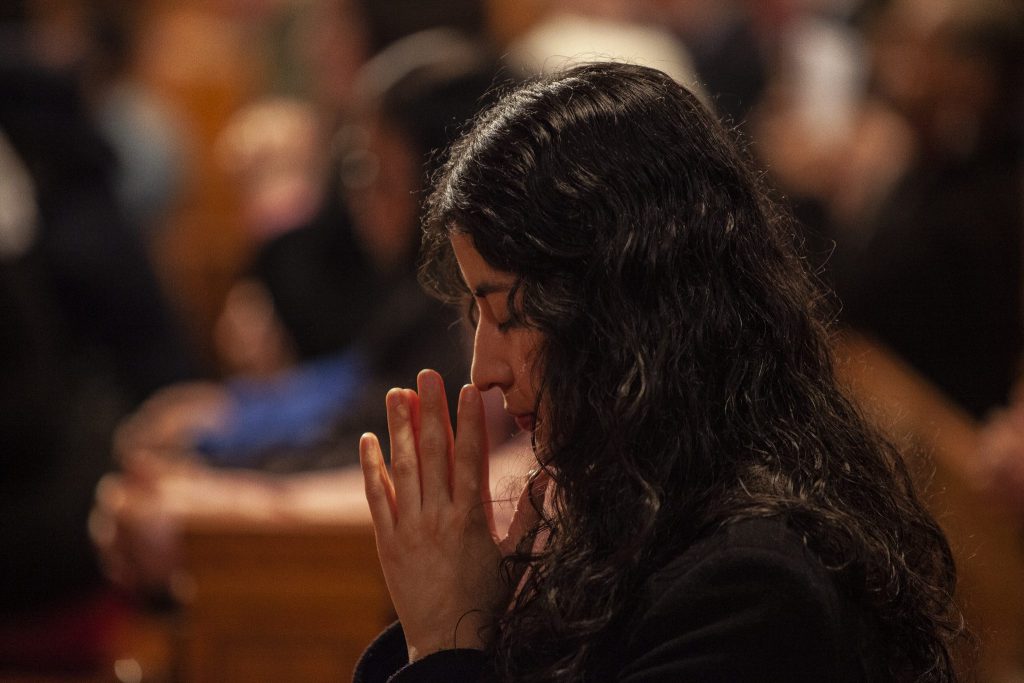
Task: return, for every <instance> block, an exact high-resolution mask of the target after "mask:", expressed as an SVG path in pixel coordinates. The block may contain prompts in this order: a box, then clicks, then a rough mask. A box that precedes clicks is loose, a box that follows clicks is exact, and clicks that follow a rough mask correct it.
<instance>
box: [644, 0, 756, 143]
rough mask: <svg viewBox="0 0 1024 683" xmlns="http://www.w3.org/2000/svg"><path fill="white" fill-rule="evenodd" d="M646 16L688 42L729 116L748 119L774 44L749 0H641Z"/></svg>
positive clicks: (718, 105) (701, 76) (701, 75)
mask: <svg viewBox="0 0 1024 683" xmlns="http://www.w3.org/2000/svg"><path fill="white" fill-rule="evenodd" d="M635 4H636V5H637V6H638V8H639V9H638V13H639V14H640V15H641V16H643V17H645V18H646V19H647V20H649V21H651V22H653V23H657V24H660V25H662V26H665V27H667V28H669V29H670V30H671V31H672V32H673V33H674V34H675V35H676V36H677V37H678V39H679V40H680V42H681V43H682V44H683V45H685V46H686V48H687V50H688V51H689V53H690V55H691V57H692V59H693V66H694V69H695V70H696V73H697V77H698V80H699V81H700V83H701V85H702V86H703V88H704V89H705V90H706V91H707V93H708V97H709V98H710V100H711V102H713V103H714V106H715V110H716V111H717V112H718V114H719V115H720V116H722V117H723V118H724V119H725V120H727V121H731V122H733V123H734V124H736V125H743V124H744V123H745V122H746V120H747V117H748V115H749V113H750V111H751V110H752V109H753V108H754V107H755V105H756V104H757V103H758V101H759V100H760V98H761V96H762V94H763V91H764V89H765V87H766V86H767V82H768V75H769V74H768V70H769V67H770V55H769V54H768V52H769V48H768V45H766V44H765V43H766V41H765V40H764V38H763V36H761V35H760V34H759V33H758V30H757V29H758V26H757V25H756V24H755V21H754V11H753V10H752V8H751V7H750V5H751V3H749V2H746V1H745V0H641V1H640V2H638V3H635Z"/></svg>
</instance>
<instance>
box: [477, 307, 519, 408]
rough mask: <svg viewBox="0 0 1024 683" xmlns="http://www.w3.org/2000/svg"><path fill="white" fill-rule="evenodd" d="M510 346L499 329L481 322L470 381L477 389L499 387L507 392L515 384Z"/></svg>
mask: <svg viewBox="0 0 1024 683" xmlns="http://www.w3.org/2000/svg"><path fill="white" fill-rule="evenodd" d="M507 352H508V344H507V343H506V340H505V339H503V338H502V337H501V334H500V332H499V331H498V330H497V328H496V327H495V326H494V325H492V324H490V323H488V322H486V321H483V320H481V321H480V322H479V323H478V324H477V328H476V333H475V334H474V336H473V365H472V368H471V370H470V379H471V380H472V382H473V384H474V385H475V386H476V388H477V389H479V390H480V391H487V390H488V389H492V388H495V387H497V388H498V389H500V390H501V391H502V392H505V391H507V390H508V389H509V388H510V387H511V386H512V383H513V379H514V377H513V373H512V366H511V364H510V363H509V362H508V357H507Z"/></svg>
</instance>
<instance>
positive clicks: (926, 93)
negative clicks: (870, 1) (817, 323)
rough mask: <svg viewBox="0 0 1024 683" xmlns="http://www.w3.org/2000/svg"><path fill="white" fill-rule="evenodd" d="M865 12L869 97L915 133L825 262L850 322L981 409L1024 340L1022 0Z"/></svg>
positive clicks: (1010, 380)
mask: <svg viewBox="0 0 1024 683" xmlns="http://www.w3.org/2000/svg"><path fill="white" fill-rule="evenodd" d="M870 25H871V27H872V35H873V45H874V55H875V74H876V75H875V87H876V91H877V97H878V98H879V100H880V101H881V103H882V106H887V107H889V108H891V110H892V111H893V112H895V113H896V115H898V116H899V117H900V119H901V120H902V121H903V122H905V125H906V127H907V130H908V131H909V133H910V138H909V143H910V145H909V148H907V152H908V153H907V154H905V155H904V157H903V158H904V159H905V161H906V166H905V168H903V169H901V170H900V172H899V173H898V174H892V173H891V172H890V177H894V180H893V183H892V185H891V187H890V188H889V189H888V191H886V192H885V193H883V194H881V195H879V199H878V200H877V202H875V203H874V204H873V205H870V206H866V207H862V210H861V211H859V212H858V213H857V214H855V215H854V216H853V217H852V220H850V221H848V222H846V223H840V224H838V225H837V227H836V229H835V231H834V233H833V235H834V238H835V240H836V249H835V254H834V256H833V259H832V263H831V267H830V273H831V275H832V277H833V281H834V283H835V286H836V290H837V293H838V296H839V298H840V300H841V301H842V304H843V316H844V318H845V320H846V322H847V323H848V324H850V325H852V326H854V327H856V328H858V329H860V330H862V331H864V332H867V333H869V334H871V335H873V336H874V337H876V338H877V339H878V340H880V341H881V342H882V343H884V344H886V345H888V346H889V347H891V348H892V349H893V350H894V351H895V352H896V353H897V354H899V355H900V356H902V357H903V358H904V359H906V360H907V361H908V362H909V364H910V365H911V366H912V367H914V368H915V370H916V371H918V372H920V373H921V374H922V375H924V376H925V377H926V378H928V379H929V380H930V381H932V382H933V383H934V384H935V385H937V386H938V387H939V389H940V390H942V391H943V392H945V393H946V394H947V395H948V396H949V397H950V398H952V399H953V400H954V401H955V402H956V403H957V404H959V405H960V406H961V407H962V408H963V409H965V410H966V411H967V412H969V413H970V414H971V415H973V416H974V417H975V418H983V417H984V416H985V414H986V413H987V412H988V411H989V410H992V409H993V408H996V407H998V406H1002V405H1005V404H1006V403H1007V402H1008V401H1009V399H1010V390H1011V387H1012V386H1013V385H1014V382H1015V379H1016V377H1017V375H1018V371H1019V364H1020V360H1021V352H1022V350H1024V312H1022V306H1024V302H1022V300H1021V292H1022V287H1021V284H1022V281H1024V280H1022V276H1024V275H1022V272H1021V257H1022V254H1021V249H1022V244H1021V239H1022V233H1024V192H1022V189H1024V184H1022V180H1024V163H1022V162H1024V139H1022V136H1021V130H1022V129H1021V122H1020V113H1021V108H1020V105H1021V97H1022V93H1024V91H1022V73H1024V71H1022V70H1024V8H1022V7H1021V6H1020V5H1019V4H1018V3H1013V2H1003V1H1002V0H991V1H989V0H970V1H962V0H942V1H941V2H918V1H917V0H893V2H892V3H891V4H890V5H889V6H888V7H886V8H885V9H884V10H883V11H882V12H881V14H880V15H879V16H878V17H877V18H876V19H875V20H874V21H873V22H871V24H870ZM879 152H881V154H883V155H884V154H885V151H884V150H879ZM881 161H882V162H883V163H884V162H885V161H886V160H885V159H884V158H882V159H881Z"/></svg>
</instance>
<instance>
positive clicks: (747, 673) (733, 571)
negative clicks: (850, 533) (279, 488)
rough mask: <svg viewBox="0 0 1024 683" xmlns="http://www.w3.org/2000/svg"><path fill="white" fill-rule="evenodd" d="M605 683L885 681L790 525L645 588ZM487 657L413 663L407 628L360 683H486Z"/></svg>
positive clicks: (716, 537) (661, 575) (868, 636)
mask: <svg viewBox="0 0 1024 683" xmlns="http://www.w3.org/2000/svg"><path fill="white" fill-rule="evenodd" d="M626 623H627V626H625V627H624V628H623V629H622V630H621V632H620V633H619V634H616V637H612V638H609V639H608V641H607V642H609V643H613V645H612V647H611V651H610V652H608V656H607V658H606V660H607V662H608V664H609V665H608V667H606V668H602V669H601V670H602V671H603V672H606V673H605V674H603V675H601V674H599V676H598V677H597V678H596V680H609V681H623V682H625V681H630V682H637V681H666V682H668V681H672V682H673V683H678V682H680V681H682V682H686V681H693V682H697V683H715V682H719V681H720V682H722V683H725V682H729V683H743V682H745V681H750V682H754V681H758V682H770V681H778V682H780V683H782V682H786V683H800V682H802V681H806V682H807V683H811V682H814V683H822V682H824V681H828V682H830V683H854V682H862V681H871V680H879V679H880V677H879V676H878V674H877V673H876V669H877V661H876V657H875V651H876V649H875V648H874V647H872V645H871V643H872V637H873V636H872V632H871V629H870V628H869V627H868V626H867V624H868V621H867V619H866V616H865V614H864V611H863V609H862V607H861V605H859V604H858V603H857V602H856V601H854V600H852V599H851V598H849V597H847V596H845V595H844V593H843V591H842V590H841V589H840V588H839V586H838V585H837V583H836V582H835V580H834V578H833V576H832V574H830V573H829V572H828V570H826V569H825V567H824V566H823V565H822V563H821V562H820V561H819V560H818V558H817V557H816V556H815V555H814V553H812V552H811V551H810V550H809V549H807V547H806V546H805V545H804V543H803V541H802V540H801V538H800V537H799V536H798V535H797V534H796V533H794V532H793V531H791V530H790V529H789V528H788V527H787V526H786V525H785V523H784V522H783V521H781V520H780V519H757V520H749V521H744V522H740V523H737V524H734V525H731V526H727V527H723V528H721V529H719V530H718V531H717V532H716V533H714V534H712V535H711V536H710V537H708V538H706V539H704V540H701V541H699V542H697V543H694V544H693V545H691V546H690V547H689V548H687V549H686V550H685V551H684V552H683V553H682V554H680V555H679V556H678V557H676V559H675V560H673V561H672V562H670V563H669V564H668V565H666V566H665V567H664V568H662V569H661V570H659V571H658V572H656V573H655V574H654V575H652V576H651V578H650V579H649V580H648V581H647V583H646V587H645V590H644V591H643V594H642V595H640V596H638V600H637V608H636V610H635V611H634V613H633V615H632V617H631V618H630V619H628V620H627V622H626ZM489 664H490V663H489V662H488V660H487V658H486V657H485V655H484V653H483V652H481V651H479V650H445V651H442V652H438V653H435V654H432V655H429V656H427V657H425V658H423V659H421V660H418V661H416V662H414V663H412V664H409V663H408V660H407V655H406V646H405V640H404V636H403V633H402V629H401V624H398V623H396V624H394V625H392V626H391V627H390V628H389V629H387V630H386V631H385V632H384V633H383V634H381V635H380V636H379V637H378V638H377V640H376V641H374V643H372V644H371V645H370V647H369V649H367V651H366V652H365V653H364V655H363V657H362V659H361V660H360V662H359V664H358V666H357V667H356V672H355V676H354V681H355V683H378V682H383V681H388V682H390V683H413V682H415V683H424V682H427V681H486V680H490V679H491V678H492V677H493V676H492V675H491V674H489V673H488V670H489Z"/></svg>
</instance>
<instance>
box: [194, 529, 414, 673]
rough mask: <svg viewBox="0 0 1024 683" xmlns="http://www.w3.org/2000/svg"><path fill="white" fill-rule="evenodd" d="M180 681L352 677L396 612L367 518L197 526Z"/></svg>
mask: <svg viewBox="0 0 1024 683" xmlns="http://www.w3.org/2000/svg"><path fill="white" fill-rule="evenodd" d="M182 544H183V545H182V550H183V567H184V570H183V572H182V575H181V576H180V577H177V578H176V579H175V582H174V583H175V588H176V591H177V592H178V594H179V596H181V597H182V598H183V602H184V607H183V612H182V627H183V642H182V651H181V667H182V679H183V680H184V681H190V682H194V683H205V682H207V681H209V682H211V683H212V682H218V683H232V682H236V681H237V682H238V683H243V682H249V681H257V680H265V681H279V682H281V683H287V682H288V681H296V682H299V681H346V680H349V679H350V678H351V676H352V669H353V667H354V665H355V663H356V660H357V659H358V657H359V655H360V654H361V653H362V651H363V649H365V647H366V645H367V644H368V643H369V642H370V641H371V640H372V639H373V638H374V636H376V635H377V633H379V632H380V630H381V629H382V628H383V627H384V626H386V625H387V624H388V623H390V621H391V620H392V619H393V618H394V617H393V612H392V608H391V604H390V601H389V598H388V593H387V588H386V586H385V584H384V580H383V577H382V576H381V572H380V568H379V565H378V562H377V553H376V548H375V546H374V540H373V531H372V529H371V528H370V527H369V525H368V524H365V523H345V522H328V523H316V522H309V521H301V522H295V521H291V522H288V521H284V522H282V521H274V522H266V521H263V522H257V521H250V522H239V521H238V520H234V521H227V520H224V521H217V520H202V521H194V522H190V523H189V524H188V525H187V526H186V528H185V529H184V530H183V534H182Z"/></svg>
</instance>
